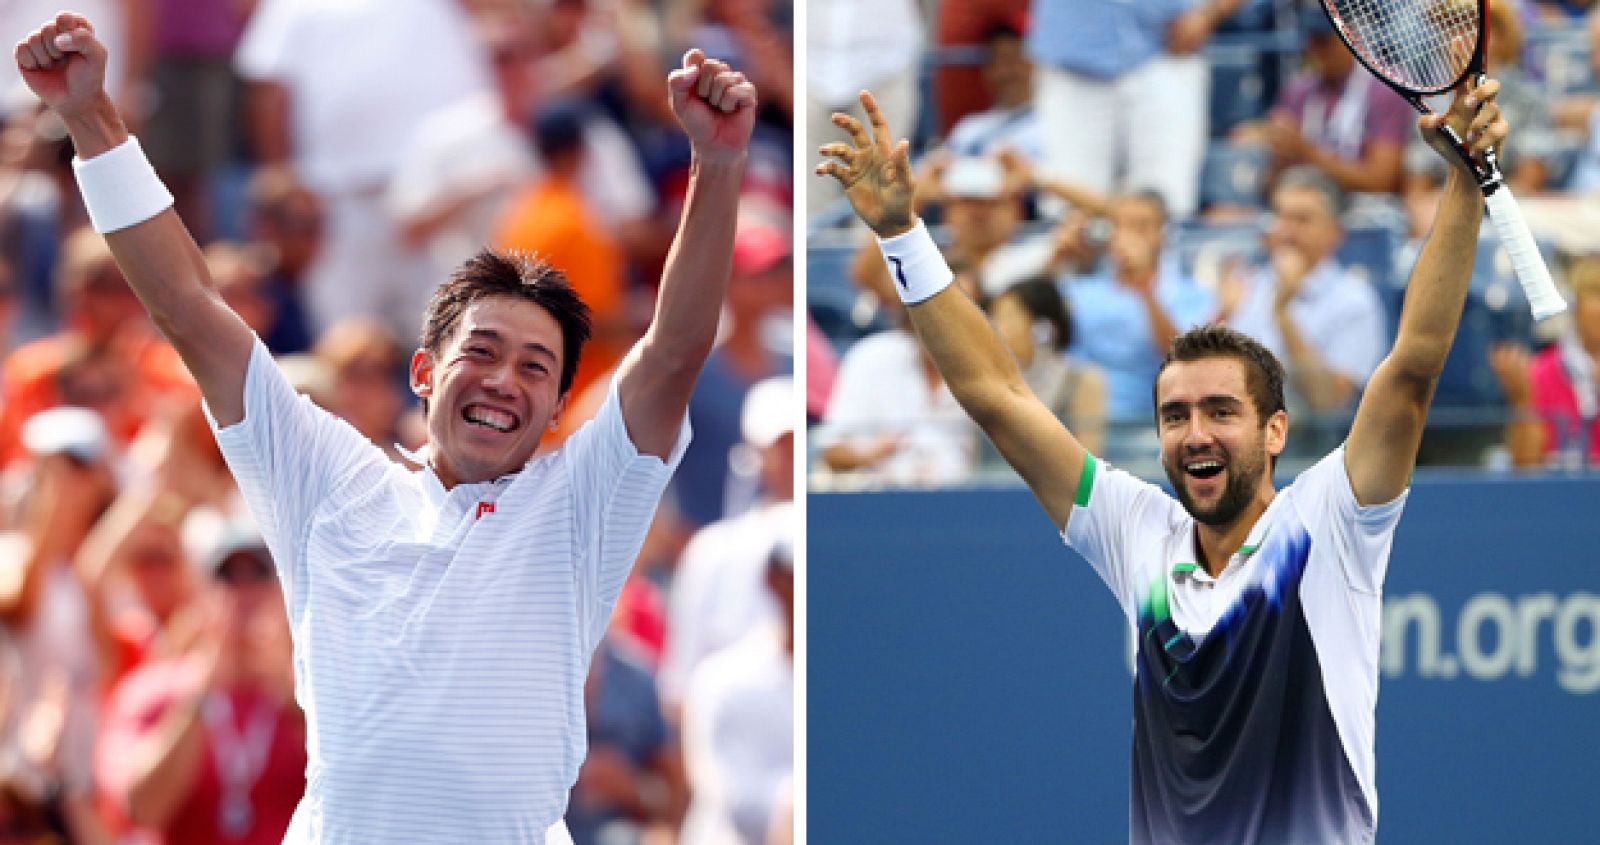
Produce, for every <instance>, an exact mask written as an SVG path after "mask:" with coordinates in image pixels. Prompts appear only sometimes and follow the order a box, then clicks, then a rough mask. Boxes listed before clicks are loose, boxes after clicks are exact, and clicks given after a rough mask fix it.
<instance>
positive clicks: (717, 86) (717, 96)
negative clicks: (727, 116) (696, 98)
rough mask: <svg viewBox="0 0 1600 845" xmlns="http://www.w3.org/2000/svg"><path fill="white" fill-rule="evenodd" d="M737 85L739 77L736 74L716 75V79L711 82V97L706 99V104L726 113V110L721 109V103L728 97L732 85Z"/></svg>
mask: <svg viewBox="0 0 1600 845" xmlns="http://www.w3.org/2000/svg"><path fill="white" fill-rule="evenodd" d="M738 83H739V75H738V74H735V73H719V74H717V78H716V79H713V80H711V96H710V97H707V98H706V102H708V103H710V104H711V107H712V108H715V109H722V110H723V111H727V109H726V108H724V107H723V101H724V100H725V99H726V98H727V96H728V89H730V88H732V87H733V86H734V85H737V84H738Z"/></svg>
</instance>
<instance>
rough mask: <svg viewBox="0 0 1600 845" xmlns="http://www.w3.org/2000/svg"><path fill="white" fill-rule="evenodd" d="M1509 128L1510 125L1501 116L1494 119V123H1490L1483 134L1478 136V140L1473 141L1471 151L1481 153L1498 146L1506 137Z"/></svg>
mask: <svg viewBox="0 0 1600 845" xmlns="http://www.w3.org/2000/svg"><path fill="white" fill-rule="evenodd" d="M1510 130H1511V127H1510V125H1508V124H1507V123H1506V122H1505V120H1504V119H1503V118H1502V119H1500V120H1497V121H1495V122H1494V123H1492V124H1490V126H1489V128H1488V129H1487V130H1485V131H1484V133H1483V135H1482V136H1480V137H1479V138H1478V140H1476V141H1474V142H1473V144H1472V151H1473V152H1475V153H1481V152H1484V151H1486V150H1492V149H1494V148H1496V147H1498V146H1500V142H1501V141H1504V140H1505V139H1506V135H1507V133H1509V132H1510Z"/></svg>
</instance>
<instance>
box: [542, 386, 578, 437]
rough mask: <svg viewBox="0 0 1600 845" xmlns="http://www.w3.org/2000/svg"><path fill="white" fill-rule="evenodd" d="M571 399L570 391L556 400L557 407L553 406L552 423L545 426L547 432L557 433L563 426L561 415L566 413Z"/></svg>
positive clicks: (551, 409)
mask: <svg viewBox="0 0 1600 845" xmlns="http://www.w3.org/2000/svg"><path fill="white" fill-rule="evenodd" d="M570 398H572V391H571V390H568V391H567V392H566V393H563V394H561V398H559V399H557V400H556V404H555V405H553V406H551V408H550V422H548V423H546V424H545V429H546V430H549V431H555V430H556V429H557V428H559V427H560V426H561V415H562V414H563V413H566V410H567V400H568V399H570Z"/></svg>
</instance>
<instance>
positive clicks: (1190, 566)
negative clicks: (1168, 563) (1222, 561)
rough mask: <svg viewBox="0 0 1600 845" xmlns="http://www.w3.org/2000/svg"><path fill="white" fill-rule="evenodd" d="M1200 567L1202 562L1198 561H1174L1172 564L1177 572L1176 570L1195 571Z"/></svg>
mask: <svg viewBox="0 0 1600 845" xmlns="http://www.w3.org/2000/svg"><path fill="white" fill-rule="evenodd" d="M1199 568H1200V564H1198V563H1187V562H1185V563H1174V564H1173V565H1172V571H1173V572H1175V573H1176V572H1193V571H1195V570H1196V569H1199Z"/></svg>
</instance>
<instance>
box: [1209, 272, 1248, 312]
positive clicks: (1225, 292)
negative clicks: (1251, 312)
mask: <svg viewBox="0 0 1600 845" xmlns="http://www.w3.org/2000/svg"><path fill="white" fill-rule="evenodd" d="M1248 291H1249V284H1248V282H1246V280H1245V268H1244V258H1243V257H1242V256H1238V255H1230V256H1228V258H1227V259H1226V260H1224V261H1223V263H1222V274H1221V276H1220V277H1219V278H1218V279H1217V320H1216V321H1217V322H1219V323H1226V322H1228V320H1230V319H1232V318H1233V315H1234V314H1235V313H1237V312H1238V311H1239V306H1240V305H1242V304H1244V295H1245V293H1247V292H1248Z"/></svg>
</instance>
